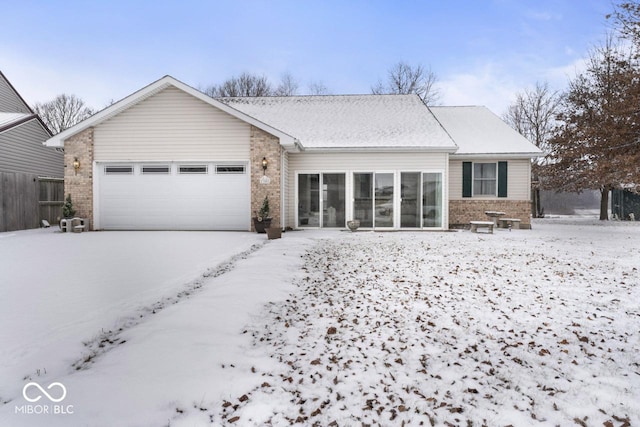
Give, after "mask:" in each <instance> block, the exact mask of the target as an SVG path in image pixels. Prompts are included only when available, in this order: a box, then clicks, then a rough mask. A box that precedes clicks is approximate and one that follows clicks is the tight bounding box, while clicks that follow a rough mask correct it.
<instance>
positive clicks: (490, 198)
mask: <svg viewBox="0 0 640 427" xmlns="http://www.w3.org/2000/svg"><path fill="white" fill-rule="evenodd" d="M47 145H49V146H52V147H64V148H65V164H67V165H71V164H72V163H73V162H74V161H75V162H77V163H79V165H80V167H79V168H78V169H77V170H74V168H71V167H67V168H66V171H65V188H66V192H68V193H70V194H72V197H73V200H74V203H75V207H76V208H77V209H78V213H79V214H80V215H81V216H84V217H86V218H88V219H89V221H90V224H92V228H94V229H180V230H187V229H202V230H249V229H251V227H252V225H251V217H252V216H255V212H256V211H258V210H259V208H260V206H261V204H262V202H263V200H264V198H265V197H268V199H269V202H270V205H271V211H272V216H273V218H274V220H273V223H275V224H280V225H281V226H282V227H292V228H307V227H309V228H317V227H321V228H344V227H345V223H346V221H347V220H349V219H359V220H360V222H361V227H363V228H372V229H380V230H385V229H433V230H442V229H447V228H449V227H450V226H458V225H465V224H468V222H469V221H470V220H473V219H480V220H482V219H486V216H485V215H484V211H485V210H501V211H504V212H505V213H506V214H507V215H508V216H509V217H517V218H520V219H521V220H522V225H523V226H524V227H526V226H527V225H529V224H530V219H529V213H530V211H531V209H530V181H531V173H530V164H531V158H532V157H535V156H538V155H540V154H541V153H540V151H539V150H538V149H537V148H536V147H535V146H533V145H532V144H531V143H529V142H528V141H527V140H526V139H525V138H523V137H522V136H520V135H519V134H518V133H517V132H516V131H514V130H512V129H511V128H510V127H509V126H507V125H506V124H505V123H504V122H502V121H501V120H500V119H499V118H498V117H497V116H495V115H494V114H493V113H491V112H490V111H489V110H487V109H486V108H483V107H432V108H428V107H427V106H425V104H424V103H423V102H422V101H421V100H420V98H419V97H418V96H415V95H344V96H294V97H268V98H227V99H213V98H210V97H209V96H207V95H205V94H203V93H201V92H199V91H197V90H195V89H193V88H191V87H190V86H187V85H185V84H184V83H182V82H180V81H178V80H176V79H174V78H172V77H170V76H166V77H163V78H162V79H160V80H158V81H156V82H154V83H152V84H150V85H149V86H146V87H145V88H143V89H141V90H139V91H137V92H135V93H133V94H132V95H130V96H128V97H126V98H124V99H122V100H121V101H119V102H117V103H115V104H113V105H111V106H110V107H108V108H106V109H104V110H102V111H101V112H99V113H97V114H95V115H93V116H92V117H90V118H89V119H87V120H85V121H83V122H81V123H79V124H77V125H75V126H73V127H71V128H69V129H67V130H65V131H64V132H61V133H60V134H58V135H56V136H54V137H52V138H50V139H48V140H47ZM263 164H266V169H263Z"/></svg>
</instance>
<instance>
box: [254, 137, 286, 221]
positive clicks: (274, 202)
mask: <svg viewBox="0 0 640 427" xmlns="http://www.w3.org/2000/svg"><path fill="white" fill-rule="evenodd" d="M281 154H282V147H281V146H280V141H279V140H278V138H277V137H275V136H273V135H271V134H268V133H266V132H264V131H263V130H261V129H258V128H256V127H255V126H251V139H250V161H251V216H252V217H254V216H256V212H257V211H259V210H260V208H261V207H262V202H263V201H264V198H265V196H267V197H268V198H269V207H270V208H271V213H270V216H271V218H273V220H272V222H271V224H272V225H278V226H282V223H281V220H280V218H281V215H280V212H281V211H280V209H281V206H280V200H281V199H280V197H281V194H280V182H281V175H282V164H281V159H282V156H281ZM263 158H266V159H267V162H269V165H268V166H267V171H266V173H264V171H263V169H262V159H263ZM265 175H266V176H267V177H268V178H269V179H270V182H269V184H263V183H260V179H261V178H262V177H263V176H265ZM251 229H252V230H253V221H252V222H251Z"/></svg>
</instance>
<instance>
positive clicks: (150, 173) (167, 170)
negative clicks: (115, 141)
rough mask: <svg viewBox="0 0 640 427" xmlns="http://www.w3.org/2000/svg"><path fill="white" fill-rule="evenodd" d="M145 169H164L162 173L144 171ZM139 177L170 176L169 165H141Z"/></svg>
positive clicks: (158, 171)
mask: <svg viewBox="0 0 640 427" xmlns="http://www.w3.org/2000/svg"><path fill="white" fill-rule="evenodd" d="M145 169H164V170H163V171H160V170H155V171H151V170H149V171H145ZM140 175H171V165H166V164H162V165H141V166H140Z"/></svg>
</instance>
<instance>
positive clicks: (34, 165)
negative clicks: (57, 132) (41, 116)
mask: <svg viewBox="0 0 640 427" xmlns="http://www.w3.org/2000/svg"><path fill="white" fill-rule="evenodd" d="M47 138H49V134H48V133H47V132H46V131H45V130H44V129H43V128H42V125H41V124H40V122H39V121H38V120H37V119H33V120H30V121H28V122H26V123H23V124H21V125H19V126H16V127H14V128H11V129H9V130H7V131H5V132H2V133H0V171H5V172H24V173H33V174H37V175H40V176H48V177H53V178H62V177H63V176H64V154H63V153H61V152H59V151H57V150H56V149H55V148H51V147H45V146H44V145H42V143H43V142H44V141H45V140H46V139H47Z"/></svg>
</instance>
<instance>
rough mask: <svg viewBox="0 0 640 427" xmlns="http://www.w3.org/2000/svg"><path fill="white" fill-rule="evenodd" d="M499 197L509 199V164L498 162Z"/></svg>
mask: <svg viewBox="0 0 640 427" xmlns="http://www.w3.org/2000/svg"><path fill="white" fill-rule="evenodd" d="M498 197H507V162H498Z"/></svg>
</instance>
